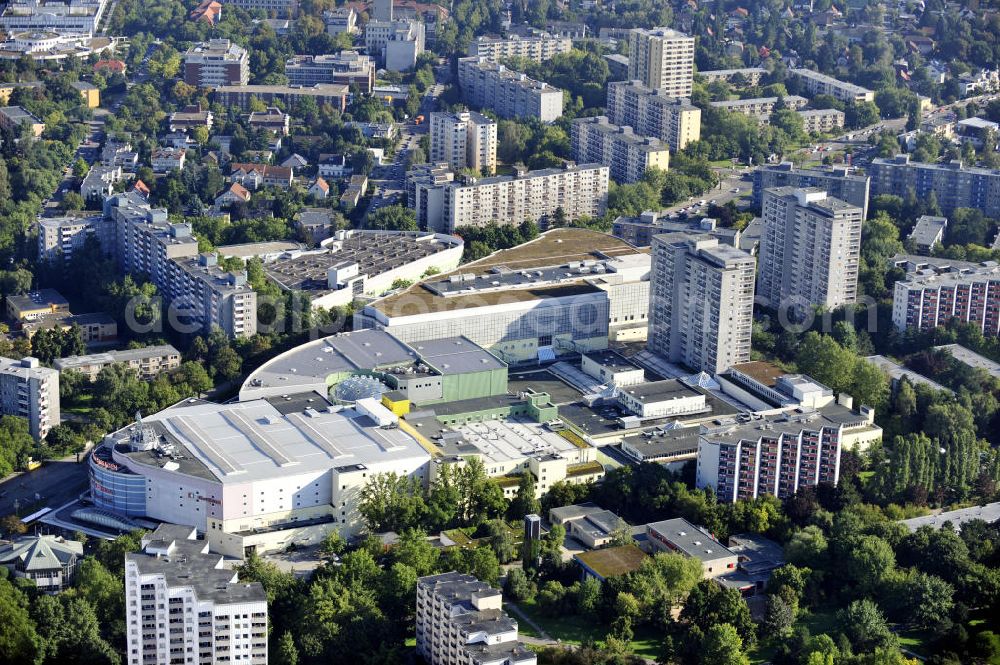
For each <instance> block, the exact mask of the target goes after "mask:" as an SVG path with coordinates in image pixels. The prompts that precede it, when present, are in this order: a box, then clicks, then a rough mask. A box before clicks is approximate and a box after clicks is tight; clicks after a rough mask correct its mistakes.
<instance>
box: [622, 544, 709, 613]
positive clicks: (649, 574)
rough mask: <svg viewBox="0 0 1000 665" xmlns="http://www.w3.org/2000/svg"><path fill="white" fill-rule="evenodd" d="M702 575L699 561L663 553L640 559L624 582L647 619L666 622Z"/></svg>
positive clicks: (675, 554)
mask: <svg viewBox="0 0 1000 665" xmlns="http://www.w3.org/2000/svg"><path fill="white" fill-rule="evenodd" d="M702 575H703V571H702V567H701V564H700V563H699V562H698V561H697V560H696V559H692V558H691V557H687V556H684V555H681V554H677V553H673V552H667V553H657V554H655V555H653V556H651V557H648V558H646V559H643V561H642V564H641V565H640V566H639V570H638V571H636V572H635V573H633V574H632V575H630V576H629V580H628V585H629V588H630V589H631V590H632V593H634V594H635V596H636V598H640V599H641V600H642V603H643V613H644V615H645V618H646V620H647V621H651V622H659V623H660V624H661V625H664V626H666V625H668V624H669V623H670V617H671V613H672V612H673V609H674V608H675V607H677V606H678V605H680V604H682V603H683V601H684V599H685V598H687V596H688V594H689V593H691V590H692V589H694V588H695V585H697V584H698V582H699V581H700V580H701V578H702Z"/></svg>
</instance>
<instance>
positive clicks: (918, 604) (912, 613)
mask: <svg viewBox="0 0 1000 665" xmlns="http://www.w3.org/2000/svg"><path fill="white" fill-rule="evenodd" d="M900 592H901V593H902V595H903V598H904V599H905V601H904V607H905V611H904V613H903V616H905V617H906V620H907V622H908V623H911V624H912V625H914V626H916V627H918V628H932V627H934V626H938V625H940V624H942V623H943V622H945V621H947V619H948V617H949V616H950V615H951V612H952V609H953V608H954V606H955V602H954V594H955V589H954V588H953V587H952V586H951V585H950V584H948V583H947V582H945V581H944V580H942V579H941V578H940V577H937V576H935V575H928V574H926V573H922V572H917V573H914V574H913V575H912V576H909V577H908V578H906V580H905V582H903V584H902V588H901V589H900Z"/></svg>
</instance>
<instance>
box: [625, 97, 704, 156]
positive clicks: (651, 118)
mask: <svg viewBox="0 0 1000 665" xmlns="http://www.w3.org/2000/svg"><path fill="white" fill-rule="evenodd" d="M608 119H609V120H610V121H611V122H612V123H614V124H616V125H626V126H628V127H631V128H632V129H633V130H635V132H636V134H640V135H642V136H653V137H656V138H658V139H660V140H661V141H664V142H665V143H666V144H667V145H668V146H669V147H670V149H671V150H673V151H674V152H677V151H678V150H681V149H683V148H684V147H685V146H686V145H687V144H688V143H692V142H694V141H697V140H698V139H699V138H701V109H700V108H698V107H697V106H695V105H693V104H692V103H691V100H689V99H686V98H683V97H669V96H667V95H666V94H665V93H664V92H663V91H662V90H658V89H655V88H647V87H646V86H644V85H642V83H640V82H639V81H616V82H612V83H609V84H608Z"/></svg>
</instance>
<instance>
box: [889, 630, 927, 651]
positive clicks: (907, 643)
mask: <svg viewBox="0 0 1000 665" xmlns="http://www.w3.org/2000/svg"><path fill="white" fill-rule="evenodd" d="M897 634H898V635H899V645H900V646H901V647H903V648H904V649H908V650H909V651H912V652H913V653H915V654H917V655H918V656H925V655H926V654H927V647H926V645H927V641H928V640H930V639H931V635H930V633H929V632H927V631H924V630H903V631H900V632H899V633H897Z"/></svg>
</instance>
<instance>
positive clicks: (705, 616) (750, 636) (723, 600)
mask: <svg viewBox="0 0 1000 665" xmlns="http://www.w3.org/2000/svg"><path fill="white" fill-rule="evenodd" d="M680 618H681V620H682V621H684V622H686V623H688V624H690V625H693V626H697V627H698V628H699V629H700V630H701V631H702V632H704V633H707V632H708V631H709V630H710V629H711V627H712V626H716V625H719V624H729V625H730V626H732V627H734V628H735V629H736V632H737V633H738V634H739V637H740V639H741V640H742V645H745V646H746V647H747V648H749V647H752V646H753V644H754V642H755V641H756V639H757V636H756V633H755V630H754V622H753V619H752V618H751V617H750V608H749V607H747V603H746V601H745V600H744V599H743V597H742V596H741V595H740V592H739V591H737V590H736V589H732V588H725V589H723V588H722V587H720V586H719V585H718V584H717V583H716V582H715V581H714V580H702V581H701V582H699V583H698V584H697V585H695V587H694V589H693V590H692V591H691V593H690V594H689V595H688V598H687V602H686V603H685V604H684V609H683V610H681V616H680Z"/></svg>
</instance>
